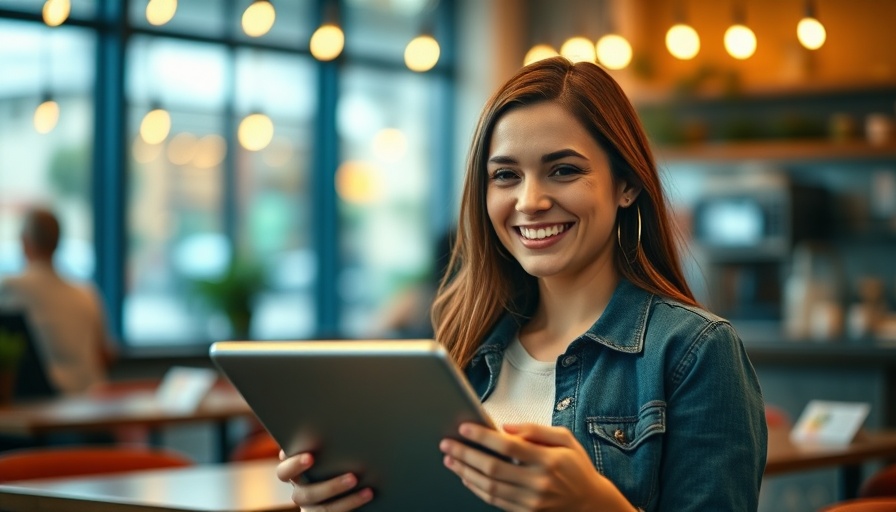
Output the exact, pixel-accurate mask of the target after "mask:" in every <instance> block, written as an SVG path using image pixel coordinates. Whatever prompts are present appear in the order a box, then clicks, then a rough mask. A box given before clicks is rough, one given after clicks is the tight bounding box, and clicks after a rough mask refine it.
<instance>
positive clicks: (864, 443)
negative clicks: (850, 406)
mask: <svg viewBox="0 0 896 512" xmlns="http://www.w3.org/2000/svg"><path fill="white" fill-rule="evenodd" d="M789 435H790V431H789V430H788V429H770V430H769V433H768V461H767V462H766V466H765V474H766V476H773V475H778V474H782V473H793V472H797V471H806V470H811V469H819V468H825V467H834V466H850V465H857V464H862V463H864V462H866V461H869V460H874V459H889V458H894V459H896V431H894V430H888V431H882V432H867V431H864V430H863V431H860V432H859V434H858V435H857V436H856V439H855V440H854V441H853V442H852V443H850V444H848V445H844V446H830V445H818V444H794V443H792V442H791V441H790V438H789Z"/></svg>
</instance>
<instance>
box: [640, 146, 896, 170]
mask: <svg viewBox="0 0 896 512" xmlns="http://www.w3.org/2000/svg"><path fill="white" fill-rule="evenodd" d="M654 151H655V154H656V157H657V160H658V161H659V163H660V164H663V163H679V162H697V163H699V162H720V163H725V162H728V163H731V162H763V161H765V162H767V161H775V162H786V161H802V162H805V161H819V160H822V161H861V160H869V161H873V160H893V161H894V162H896V142H892V143H890V144H887V145H883V146H872V145H870V144H868V143H867V142H864V141H854V142H853V141H851V142H832V141H828V140H761V141H759V140H757V141H744V142H719V143H713V142H707V143H700V144H690V145H682V146H659V147H656V148H654Z"/></svg>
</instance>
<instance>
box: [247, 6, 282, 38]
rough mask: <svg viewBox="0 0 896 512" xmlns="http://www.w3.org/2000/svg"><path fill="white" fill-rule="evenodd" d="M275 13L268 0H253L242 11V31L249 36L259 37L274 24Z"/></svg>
mask: <svg viewBox="0 0 896 512" xmlns="http://www.w3.org/2000/svg"><path fill="white" fill-rule="evenodd" d="M276 18H277V13H276V11H274V6H273V5H272V4H271V2H270V1H268V0H255V1H254V2H252V4H251V5H249V7H247V8H246V10H245V11H243V19H242V24H243V32H245V33H246V35H247V36H250V37H260V36H263V35H265V34H267V33H268V31H269V30H271V27H273V26H274V20H275V19H276Z"/></svg>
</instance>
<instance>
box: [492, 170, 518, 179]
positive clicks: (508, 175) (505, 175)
mask: <svg viewBox="0 0 896 512" xmlns="http://www.w3.org/2000/svg"><path fill="white" fill-rule="evenodd" d="M516 177H517V176H516V173H515V172H513V171H511V170H510V169H498V170H497V171H495V172H493V173H492V176H491V178H492V180H494V181H508V180H512V179H514V178H516Z"/></svg>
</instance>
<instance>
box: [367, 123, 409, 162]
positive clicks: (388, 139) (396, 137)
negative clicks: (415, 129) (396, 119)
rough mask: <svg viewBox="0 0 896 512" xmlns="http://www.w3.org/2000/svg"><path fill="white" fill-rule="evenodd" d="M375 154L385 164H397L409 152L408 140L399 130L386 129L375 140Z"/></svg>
mask: <svg viewBox="0 0 896 512" xmlns="http://www.w3.org/2000/svg"><path fill="white" fill-rule="evenodd" d="M373 152H374V154H375V155H376V156H377V158H379V159H380V160H383V161H384V162H388V163H394V162H397V161H399V160H401V158H402V157H403V156H404V155H405V154H406V153H407V152H408V139H407V137H405V136H404V132H402V131H401V130H399V129H398V128H384V129H382V130H380V131H379V132H377V134H376V136H375V137H374V138H373Z"/></svg>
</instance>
